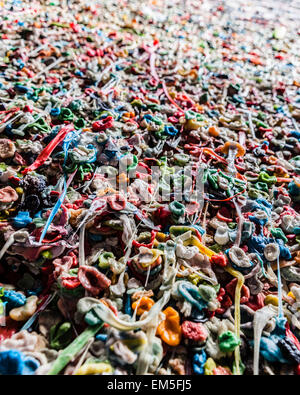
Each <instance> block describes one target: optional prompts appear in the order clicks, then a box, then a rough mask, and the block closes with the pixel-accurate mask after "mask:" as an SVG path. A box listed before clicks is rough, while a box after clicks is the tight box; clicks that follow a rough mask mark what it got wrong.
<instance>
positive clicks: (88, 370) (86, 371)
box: [75, 362, 112, 376]
mask: <svg viewBox="0 0 300 395" xmlns="http://www.w3.org/2000/svg"><path fill="white" fill-rule="evenodd" d="M102 373H112V367H111V366H110V365H109V364H108V363H104V362H99V363H89V364H86V365H83V366H81V367H80V368H79V369H78V370H77V371H76V373H75V375H76V376H87V375H91V374H102Z"/></svg>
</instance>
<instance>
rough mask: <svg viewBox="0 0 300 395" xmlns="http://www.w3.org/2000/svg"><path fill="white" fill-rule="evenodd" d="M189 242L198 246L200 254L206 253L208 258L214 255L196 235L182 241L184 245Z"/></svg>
mask: <svg viewBox="0 0 300 395" xmlns="http://www.w3.org/2000/svg"><path fill="white" fill-rule="evenodd" d="M191 244H192V245H193V246H196V247H198V249H199V252H201V254H204V255H207V256H208V257H209V258H211V257H212V256H213V255H216V253H215V251H213V250H210V249H209V248H207V247H205V245H203V244H202V243H201V242H200V241H199V239H198V238H197V237H196V236H191V237H190V238H189V239H187V240H185V241H184V242H183V245H184V246H187V245H191Z"/></svg>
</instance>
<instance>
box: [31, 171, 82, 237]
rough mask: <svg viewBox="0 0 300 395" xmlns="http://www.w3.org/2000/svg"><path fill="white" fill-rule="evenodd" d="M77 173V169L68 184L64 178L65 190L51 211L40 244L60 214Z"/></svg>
mask: <svg viewBox="0 0 300 395" xmlns="http://www.w3.org/2000/svg"><path fill="white" fill-rule="evenodd" d="M76 172H77V169H76V170H75V171H74V172H73V173H72V174H71V175H70V177H69V179H68V181H67V182H66V179H65V177H64V190H63V192H62V193H61V195H60V197H59V199H58V200H57V202H56V204H55V206H54V207H53V209H52V211H51V213H50V215H49V217H48V219H47V222H46V225H45V227H44V229H43V232H42V234H41V237H40V240H39V243H41V242H42V241H43V239H44V237H45V236H46V233H47V231H48V229H49V227H50V225H51V223H52V221H53V219H54V217H55V215H56V213H57V212H58V210H59V208H60V206H61V205H62V204H63V202H64V200H65V197H66V194H67V190H68V187H69V186H70V184H71V182H72V180H73V178H74V176H75V174H76Z"/></svg>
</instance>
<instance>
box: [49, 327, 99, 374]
mask: <svg viewBox="0 0 300 395" xmlns="http://www.w3.org/2000/svg"><path fill="white" fill-rule="evenodd" d="M103 325H104V324H103V322H101V324H98V325H95V326H90V327H88V328H87V329H85V330H84V331H83V332H82V333H81V334H80V335H79V336H78V337H76V338H75V340H73V342H72V343H71V344H70V345H69V346H68V347H66V348H65V349H64V350H62V351H61V352H60V354H59V356H58V357H57V359H56V360H55V361H54V363H53V365H52V366H51V368H50V370H49V371H48V373H47V375H50V376H52V375H57V374H58V373H59V372H61V371H62V370H63V369H64V367H66V365H67V364H68V363H69V362H70V361H72V359H73V358H74V357H75V356H76V354H78V353H79V351H80V350H82V348H83V347H84V346H85V345H86V344H87V343H88V342H89V340H90V339H91V338H92V337H94V336H95V335H96V333H97V332H99V330H100V329H101V328H102V326H103Z"/></svg>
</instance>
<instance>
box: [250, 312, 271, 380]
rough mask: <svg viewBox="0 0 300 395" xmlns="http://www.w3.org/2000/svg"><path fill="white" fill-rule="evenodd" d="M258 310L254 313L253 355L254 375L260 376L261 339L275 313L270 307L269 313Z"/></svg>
mask: <svg viewBox="0 0 300 395" xmlns="http://www.w3.org/2000/svg"><path fill="white" fill-rule="evenodd" d="M264 309H265V308H262V309H261V310H257V311H256V312H255V313H254V318H253V334H254V353H253V374H254V375H255V376H258V374H259V350H260V339H261V335H262V331H263V329H264V327H265V325H266V324H267V322H268V321H269V320H270V318H272V317H273V316H274V312H272V311H271V310H270V309H269V308H268V307H267V308H266V309H267V311H266V312H265V311H262V310H264Z"/></svg>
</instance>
